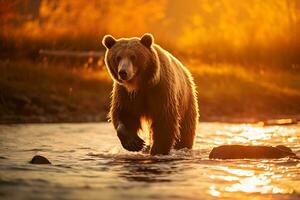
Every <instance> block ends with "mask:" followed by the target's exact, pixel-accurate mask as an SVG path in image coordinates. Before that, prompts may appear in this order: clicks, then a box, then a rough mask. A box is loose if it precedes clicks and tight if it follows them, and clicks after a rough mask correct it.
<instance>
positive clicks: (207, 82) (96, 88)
mask: <svg viewBox="0 0 300 200" xmlns="http://www.w3.org/2000/svg"><path fill="white" fill-rule="evenodd" d="M188 66H189V69H190V70H191V72H192V74H193V76H194V78H195V82H196V85H197V90H198V98H199V108H200V115H201V116H200V121H210V122H211V121H220V122H246V123H255V122H258V121H263V120H267V119H281V118H291V119H295V120H299V119H300V117H299V116H300V79H299V72H298V71H297V72H294V71H282V70H280V71H279V70H273V71H271V70H270V69H268V68H264V67H255V68H254V67H246V66H239V65H234V66H232V65H228V64H214V65H205V64H199V63H197V62H189V64H188ZM0 74H1V76H0V123H40V122H41V123H52V122H53V123H54V122H55V123H57V122H99V121H106V120H107V117H106V116H107V112H108V110H109V102H110V99H109V97H110V91H111V88H112V86H111V85H112V82H111V80H110V77H109V76H108V74H107V72H106V70H105V69H103V68H99V69H91V68H83V67H80V66H78V67H76V66H74V65H72V66H66V65H64V64H49V63H42V62H33V61H29V60H20V61H9V60H1V62H0Z"/></svg>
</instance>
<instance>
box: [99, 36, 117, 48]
mask: <svg viewBox="0 0 300 200" xmlns="http://www.w3.org/2000/svg"><path fill="white" fill-rule="evenodd" d="M102 44H103V45H104V46H105V47H106V48H108V49H110V48H111V47H112V46H114V44H116V39H115V38H114V37H113V36H111V35H106V36H104V37H103V40H102Z"/></svg>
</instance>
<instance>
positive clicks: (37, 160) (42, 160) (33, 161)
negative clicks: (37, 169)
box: [29, 155, 51, 164]
mask: <svg viewBox="0 0 300 200" xmlns="http://www.w3.org/2000/svg"><path fill="white" fill-rule="evenodd" d="M29 163H31V164H51V162H50V161H49V160H48V159H47V158H45V157H44V156H40V155H36V156H33V158H32V159H31V161H30V162H29Z"/></svg>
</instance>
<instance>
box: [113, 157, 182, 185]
mask: <svg viewBox="0 0 300 200" xmlns="http://www.w3.org/2000/svg"><path fill="white" fill-rule="evenodd" d="M176 161H178V160H176V159H172V160H170V159H136V160H135V159H126V158H125V159H122V161H121V162H122V165H121V168H122V169H120V173H119V177H121V178H125V179H126V180H128V181H136V182H147V183H155V182H171V181H172V179H171V175H172V174H173V173H174V174H177V173H178V166H177V165H178V164H179V163H178V164H176ZM118 163H119V164H120V160H119V162H118ZM180 170H183V169H182V166H181V168H180Z"/></svg>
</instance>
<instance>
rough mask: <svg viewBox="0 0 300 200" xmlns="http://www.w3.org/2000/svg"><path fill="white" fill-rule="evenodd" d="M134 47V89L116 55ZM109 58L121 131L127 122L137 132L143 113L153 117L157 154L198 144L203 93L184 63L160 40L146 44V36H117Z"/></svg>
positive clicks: (115, 116) (114, 115) (114, 107)
mask: <svg viewBox="0 0 300 200" xmlns="http://www.w3.org/2000/svg"><path fill="white" fill-rule="evenodd" d="M151 37H152V36H151ZM148 39H149V38H148ZM103 40H105V38H104V39H103ZM152 40H153V38H152ZM148 42H149V41H148ZM131 49H134V51H133V52H138V53H139V55H137V57H138V59H137V61H136V63H134V64H135V65H136V66H137V67H138V68H139V69H138V73H137V74H136V76H135V78H134V80H133V81H132V82H133V85H134V86H133V90H130V89H129V88H128V85H126V84H122V83H121V82H120V80H118V78H117V75H116V73H117V72H116V69H115V67H114V66H116V63H115V61H114V55H115V54H122V53H123V52H127V53H129V54H130V52H131V51H130V50H131ZM137 50H138V51H137ZM105 62H106V65H107V68H108V70H109V72H110V74H111V76H112V78H113V80H114V84H113V91H112V102H111V109H110V114H109V117H110V119H111V121H112V123H113V125H114V127H115V129H116V130H117V129H118V127H119V125H120V124H124V126H125V127H126V129H127V130H129V132H130V134H133V135H135V134H136V135H137V132H138V130H139V129H141V122H140V120H141V117H146V118H149V119H151V121H152V123H151V132H152V143H153V144H152V147H151V155H156V154H168V153H169V152H170V149H171V148H172V147H174V148H175V149H181V148H190V149H191V148H192V147H193V143H194V138H195V132H196V126H197V121H198V106H197V95H196V90H195V84H194V81H193V78H192V76H191V74H190V72H189V71H188V70H187V69H186V68H185V67H184V66H183V64H182V63H181V62H179V61H178V60H177V59H176V58H175V57H174V56H172V55H171V54H170V53H169V52H167V51H165V50H164V49H162V48H161V47H160V46H158V45H157V44H151V46H150V47H147V46H145V45H141V39H140V38H129V39H125V38H122V39H119V40H117V41H116V43H115V44H113V46H112V48H110V49H107V51H106V56H105Z"/></svg>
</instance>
